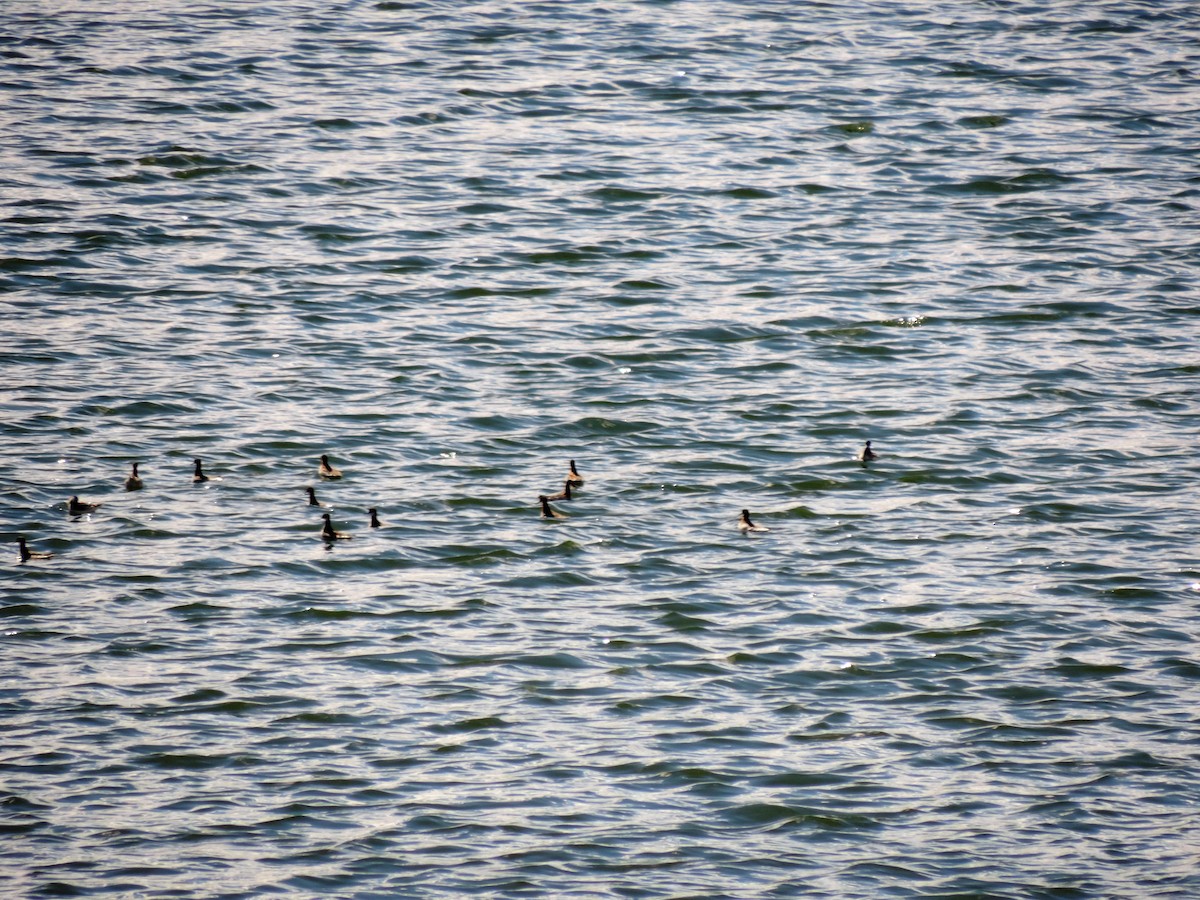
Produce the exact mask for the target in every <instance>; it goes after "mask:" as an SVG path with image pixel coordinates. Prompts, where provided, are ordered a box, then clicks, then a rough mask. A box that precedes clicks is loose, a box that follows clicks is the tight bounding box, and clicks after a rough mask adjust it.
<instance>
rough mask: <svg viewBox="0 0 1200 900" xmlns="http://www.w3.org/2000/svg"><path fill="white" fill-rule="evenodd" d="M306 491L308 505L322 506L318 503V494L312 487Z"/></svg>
mask: <svg viewBox="0 0 1200 900" xmlns="http://www.w3.org/2000/svg"><path fill="white" fill-rule="evenodd" d="M305 490H306V491H308V505H309V506H320V505H321V504H320V503H318V502H317V492H316V491H314V490H313V489H312V488H310V487H306V488H305Z"/></svg>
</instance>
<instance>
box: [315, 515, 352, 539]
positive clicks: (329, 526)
mask: <svg viewBox="0 0 1200 900" xmlns="http://www.w3.org/2000/svg"><path fill="white" fill-rule="evenodd" d="M321 518H322V519H324V520H325V524H324V525H322V526H321V537H323V538H324V539H325V540H327V541H348V540H350V535H348V534H346V532H344V531H334V530H333V522H331V521H330V520H329V513H321Z"/></svg>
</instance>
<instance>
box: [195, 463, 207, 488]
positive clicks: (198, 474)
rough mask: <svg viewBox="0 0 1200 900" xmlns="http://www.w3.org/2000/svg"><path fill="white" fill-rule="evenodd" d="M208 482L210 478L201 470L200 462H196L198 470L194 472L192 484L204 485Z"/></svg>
mask: <svg viewBox="0 0 1200 900" xmlns="http://www.w3.org/2000/svg"><path fill="white" fill-rule="evenodd" d="M206 481H208V476H207V475H205V474H204V470H203V469H201V468H200V460H196V468H194V469H193V470H192V484H203V483H204V482H206Z"/></svg>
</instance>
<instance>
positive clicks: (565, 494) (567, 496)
mask: <svg viewBox="0 0 1200 900" xmlns="http://www.w3.org/2000/svg"><path fill="white" fill-rule="evenodd" d="M546 499H547V500H572V499H574V498H573V497H572V496H571V482H570V481H564V482H563V489H562V490H561V491H559V492H558V493H557V494H551V495H550V496H548V497H547V498H546Z"/></svg>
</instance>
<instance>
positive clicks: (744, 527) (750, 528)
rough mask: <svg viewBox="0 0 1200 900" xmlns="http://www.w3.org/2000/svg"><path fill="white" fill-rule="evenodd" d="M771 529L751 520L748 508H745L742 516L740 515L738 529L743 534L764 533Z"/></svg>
mask: <svg viewBox="0 0 1200 900" xmlns="http://www.w3.org/2000/svg"><path fill="white" fill-rule="evenodd" d="M770 530H771V529H770V528H764V527H763V526H762V525H755V524H754V523H753V522H751V521H750V510H748V509H743V510H742V514H741V516H740V517H738V531H740V532H742V534H762V533H764V532H767V531H770Z"/></svg>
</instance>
